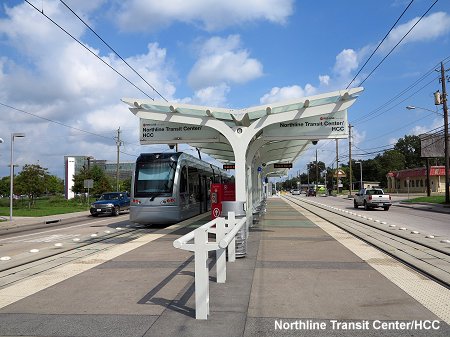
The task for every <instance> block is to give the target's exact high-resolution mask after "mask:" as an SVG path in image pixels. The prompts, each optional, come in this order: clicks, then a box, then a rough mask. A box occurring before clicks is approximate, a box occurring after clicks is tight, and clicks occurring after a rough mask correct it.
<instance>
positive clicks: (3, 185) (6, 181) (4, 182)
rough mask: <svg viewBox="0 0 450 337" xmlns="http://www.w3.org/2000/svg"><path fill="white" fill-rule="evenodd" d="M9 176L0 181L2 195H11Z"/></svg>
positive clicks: (0, 193)
mask: <svg viewBox="0 0 450 337" xmlns="http://www.w3.org/2000/svg"><path fill="white" fill-rule="evenodd" d="M9 181H10V179H9V176H6V177H3V178H2V179H0V195H3V196H6V195H9V187H10V184H9Z"/></svg>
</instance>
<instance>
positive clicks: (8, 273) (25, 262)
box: [0, 227, 160, 289]
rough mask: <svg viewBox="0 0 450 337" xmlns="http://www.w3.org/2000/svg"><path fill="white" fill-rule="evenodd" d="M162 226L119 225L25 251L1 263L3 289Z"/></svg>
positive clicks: (0, 283) (0, 272) (0, 275)
mask: <svg viewBox="0 0 450 337" xmlns="http://www.w3.org/2000/svg"><path fill="white" fill-rule="evenodd" d="M158 229H160V228H153V229H152V228H133V227H117V228H115V229H111V230H107V231H106V232H108V233H103V234H102V235H92V236H88V237H85V238H84V239H81V240H80V241H71V242H66V243H64V246H62V247H55V246H52V245H49V246H48V247H47V248H46V249H42V250H40V251H39V252H38V253H36V254H30V253H29V252H25V253H23V254H20V255H19V256H14V258H13V259H11V260H10V261H1V263H0V289H1V288H3V287H6V286H9V285H11V284H13V283H15V282H19V281H21V280H23V279H26V278H28V277H30V276H34V275H37V274H40V273H42V272H45V271H48V270H50V269H53V268H57V267H59V266H62V265H65V264H68V263H73V262H76V261H77V260H81V259H83V258H86V257H88V256H89V255H92V254H96V253H98V252H101V251H105V250H108V249H111V248H112V247H114V246H116V245H119V244H124V243H127V242H130V241H132V240H135V239H137V238H139V237H140V236H143V235H146V234H149V233H152V232H154V231H156V230H158Z"/></svg>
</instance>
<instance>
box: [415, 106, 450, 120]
mask: <svg viewBox="0 0 450 337" xmlns="http://www.w3.org/2000/svg"><path fill="white" fill-rule="evenodd" d="M406 109H408V110H415V109H420V110H426V111H430V112H433V113H435V114H438V115H439V116H441V117H443V116H444V115H443V114H441V113H440V112H439V111H438V110H431V109H427V108H422V107H420V106H415V105H408V106H407V107H406Z"/></svg>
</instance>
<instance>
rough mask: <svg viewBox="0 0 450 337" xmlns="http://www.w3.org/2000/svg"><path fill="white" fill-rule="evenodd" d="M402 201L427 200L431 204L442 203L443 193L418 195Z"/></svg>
mask: <svg viewBox="0 0 450 337" xmlns="http://www.w3.org/2000/svg"><path fill="white" fill-rule="evenodd" d="M402 201H403V202H429V203H431V204H443V203H444V202H445V196H444V195H436V196H431V197H418V198H414V199H409V200H402Z"/></svg>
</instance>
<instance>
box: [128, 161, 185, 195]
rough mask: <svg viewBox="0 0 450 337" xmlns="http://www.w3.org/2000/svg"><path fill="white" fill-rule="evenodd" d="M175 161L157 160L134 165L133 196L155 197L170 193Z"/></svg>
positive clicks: (175, 165)
mask: <svg viewBox="0 0 450 337" xmlns="http://www.w3.org/2000/svg"><path fill="white" fill-rule="evenodd" d="M176 167H177V163H176V162H174V161H171V160H158V161H152V162H144V163H138V164H137V165H136V182H135V187H134V188H135V190H134V196H135V197H155V196H159V195H161V196H164V195H167V194H172V189H173V181H174V176H175V170H176Z"/></svg>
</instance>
